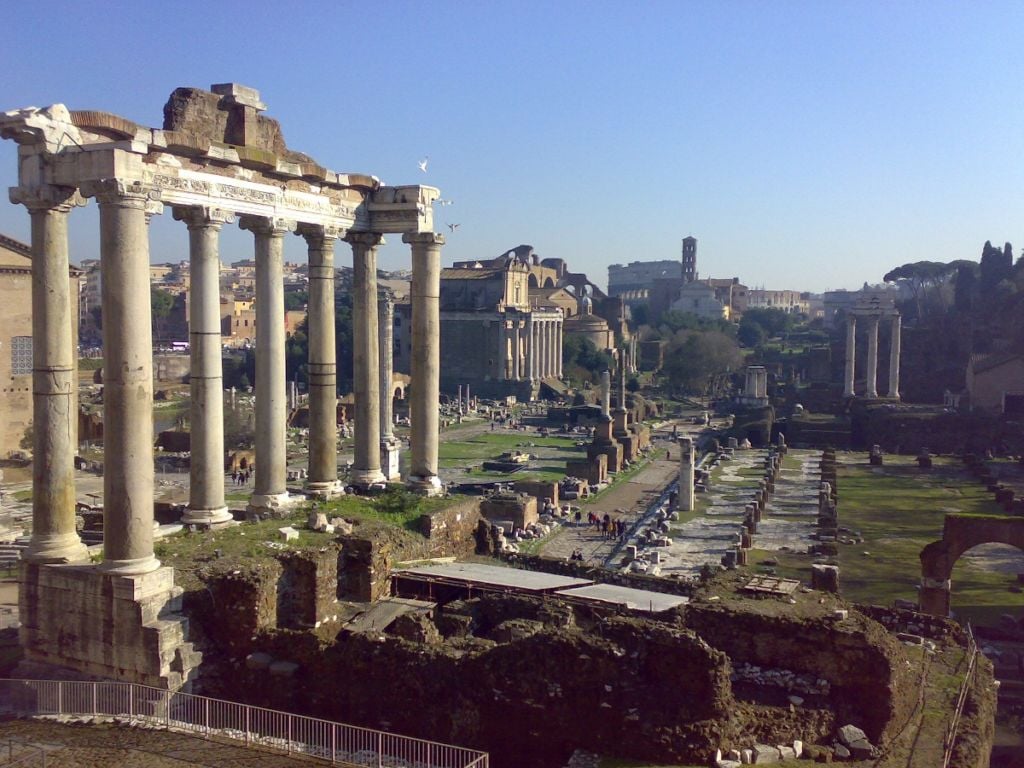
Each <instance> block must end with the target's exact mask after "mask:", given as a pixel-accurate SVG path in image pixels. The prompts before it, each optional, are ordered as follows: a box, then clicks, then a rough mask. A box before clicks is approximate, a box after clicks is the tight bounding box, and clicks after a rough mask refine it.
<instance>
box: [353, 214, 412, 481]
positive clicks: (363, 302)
mask: <svg viewBox="0 0 1024 768" xmlns="http://www.w3.org/2000/svg"><path fill="white" fill-rule="evenodd" d="M345 239H346V240H347V241H348V242H349V243H351V244H352V268H353V274H352V343H353V345H354V347H355V348H354V350H353V379H354V381H353V389H354V392H355V401H356V403H355V405H356V445H355V460H354V462H353V465H352V482H353V483H354V484H355V485H359V486H363V487H366V486H369V485H372V484H373V483H381V482H384V475H383V474H382V473H381V471H380V371H379V367H380V357H379V354H380V350H379V347H378V339H377V322H378V320H377V246H378V245H379V244H380V243H381V241H382V240H383V238H382V237H381V236H380V235H379V234H376V233H359V234H350V235H349V236H348V237H346V238H345ZM413 323H414V324H415V320H414V321H413ZM413 341H414V343H415V337H414V339H413ZM414 359H415V353H414Z"/></svg>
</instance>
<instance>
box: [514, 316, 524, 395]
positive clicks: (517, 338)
mask: <svg viewBox="0 0 1024 768" xmlns="http://www.w3.org/2000/svg"><path fill="white" fill-rule="evenodd" d="M522 374H523V339H522V336H521V329H520V322H519V319H518V317H517V318H516V319H515V320H513V321H512V380H513V381H519V379H521V378H522Z"/></svg>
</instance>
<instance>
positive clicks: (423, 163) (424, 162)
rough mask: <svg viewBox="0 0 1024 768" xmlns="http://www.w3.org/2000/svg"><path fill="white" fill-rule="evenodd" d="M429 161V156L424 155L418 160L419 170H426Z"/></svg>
mask: <svg viewBox="0 0 1024 768" xmlns="http://www.w3.org/2000/svg"><path fill="white" fill-rule="evenodd" d="M429 162H430V158H429V157H424V158H423V159H422V160H420V162H419V166H420V170H421V171H423V172H424V173H426V172H427V163H429Z"/></svg>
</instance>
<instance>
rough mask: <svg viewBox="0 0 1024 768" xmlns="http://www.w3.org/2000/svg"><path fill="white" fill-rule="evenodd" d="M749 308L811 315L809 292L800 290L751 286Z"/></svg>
mask: <svg viewBox="0 0 1024 768" xmlns="http://www.w3.org/2000/svg"><path fill="white" fill-rule="evenodd" d="M747 308H748V309H779V310H782V311H783V312H785V313H786V314H787V315H809V314H810V301H809V294H807V293H801V292H800V291H769V290H766V289H764V288H751V289H749V290H748V291H747Z"/></svg>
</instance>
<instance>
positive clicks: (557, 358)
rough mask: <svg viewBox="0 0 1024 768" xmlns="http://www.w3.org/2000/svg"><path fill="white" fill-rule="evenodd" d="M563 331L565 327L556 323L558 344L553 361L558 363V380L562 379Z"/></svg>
mask: <svg viewBox="0 0 1024 768" xmlns="http://www.w3.org/2000/svg"><path fill="white" fill-rule="evenodd" d="M564 330H565V326H564V325H563V324H562V323H558V342H557V347H556V349H555V361H556V362H557V363H558V374H557V375H558V378H562V341H563V339H562V333H563V332H564Z"/></svg>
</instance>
